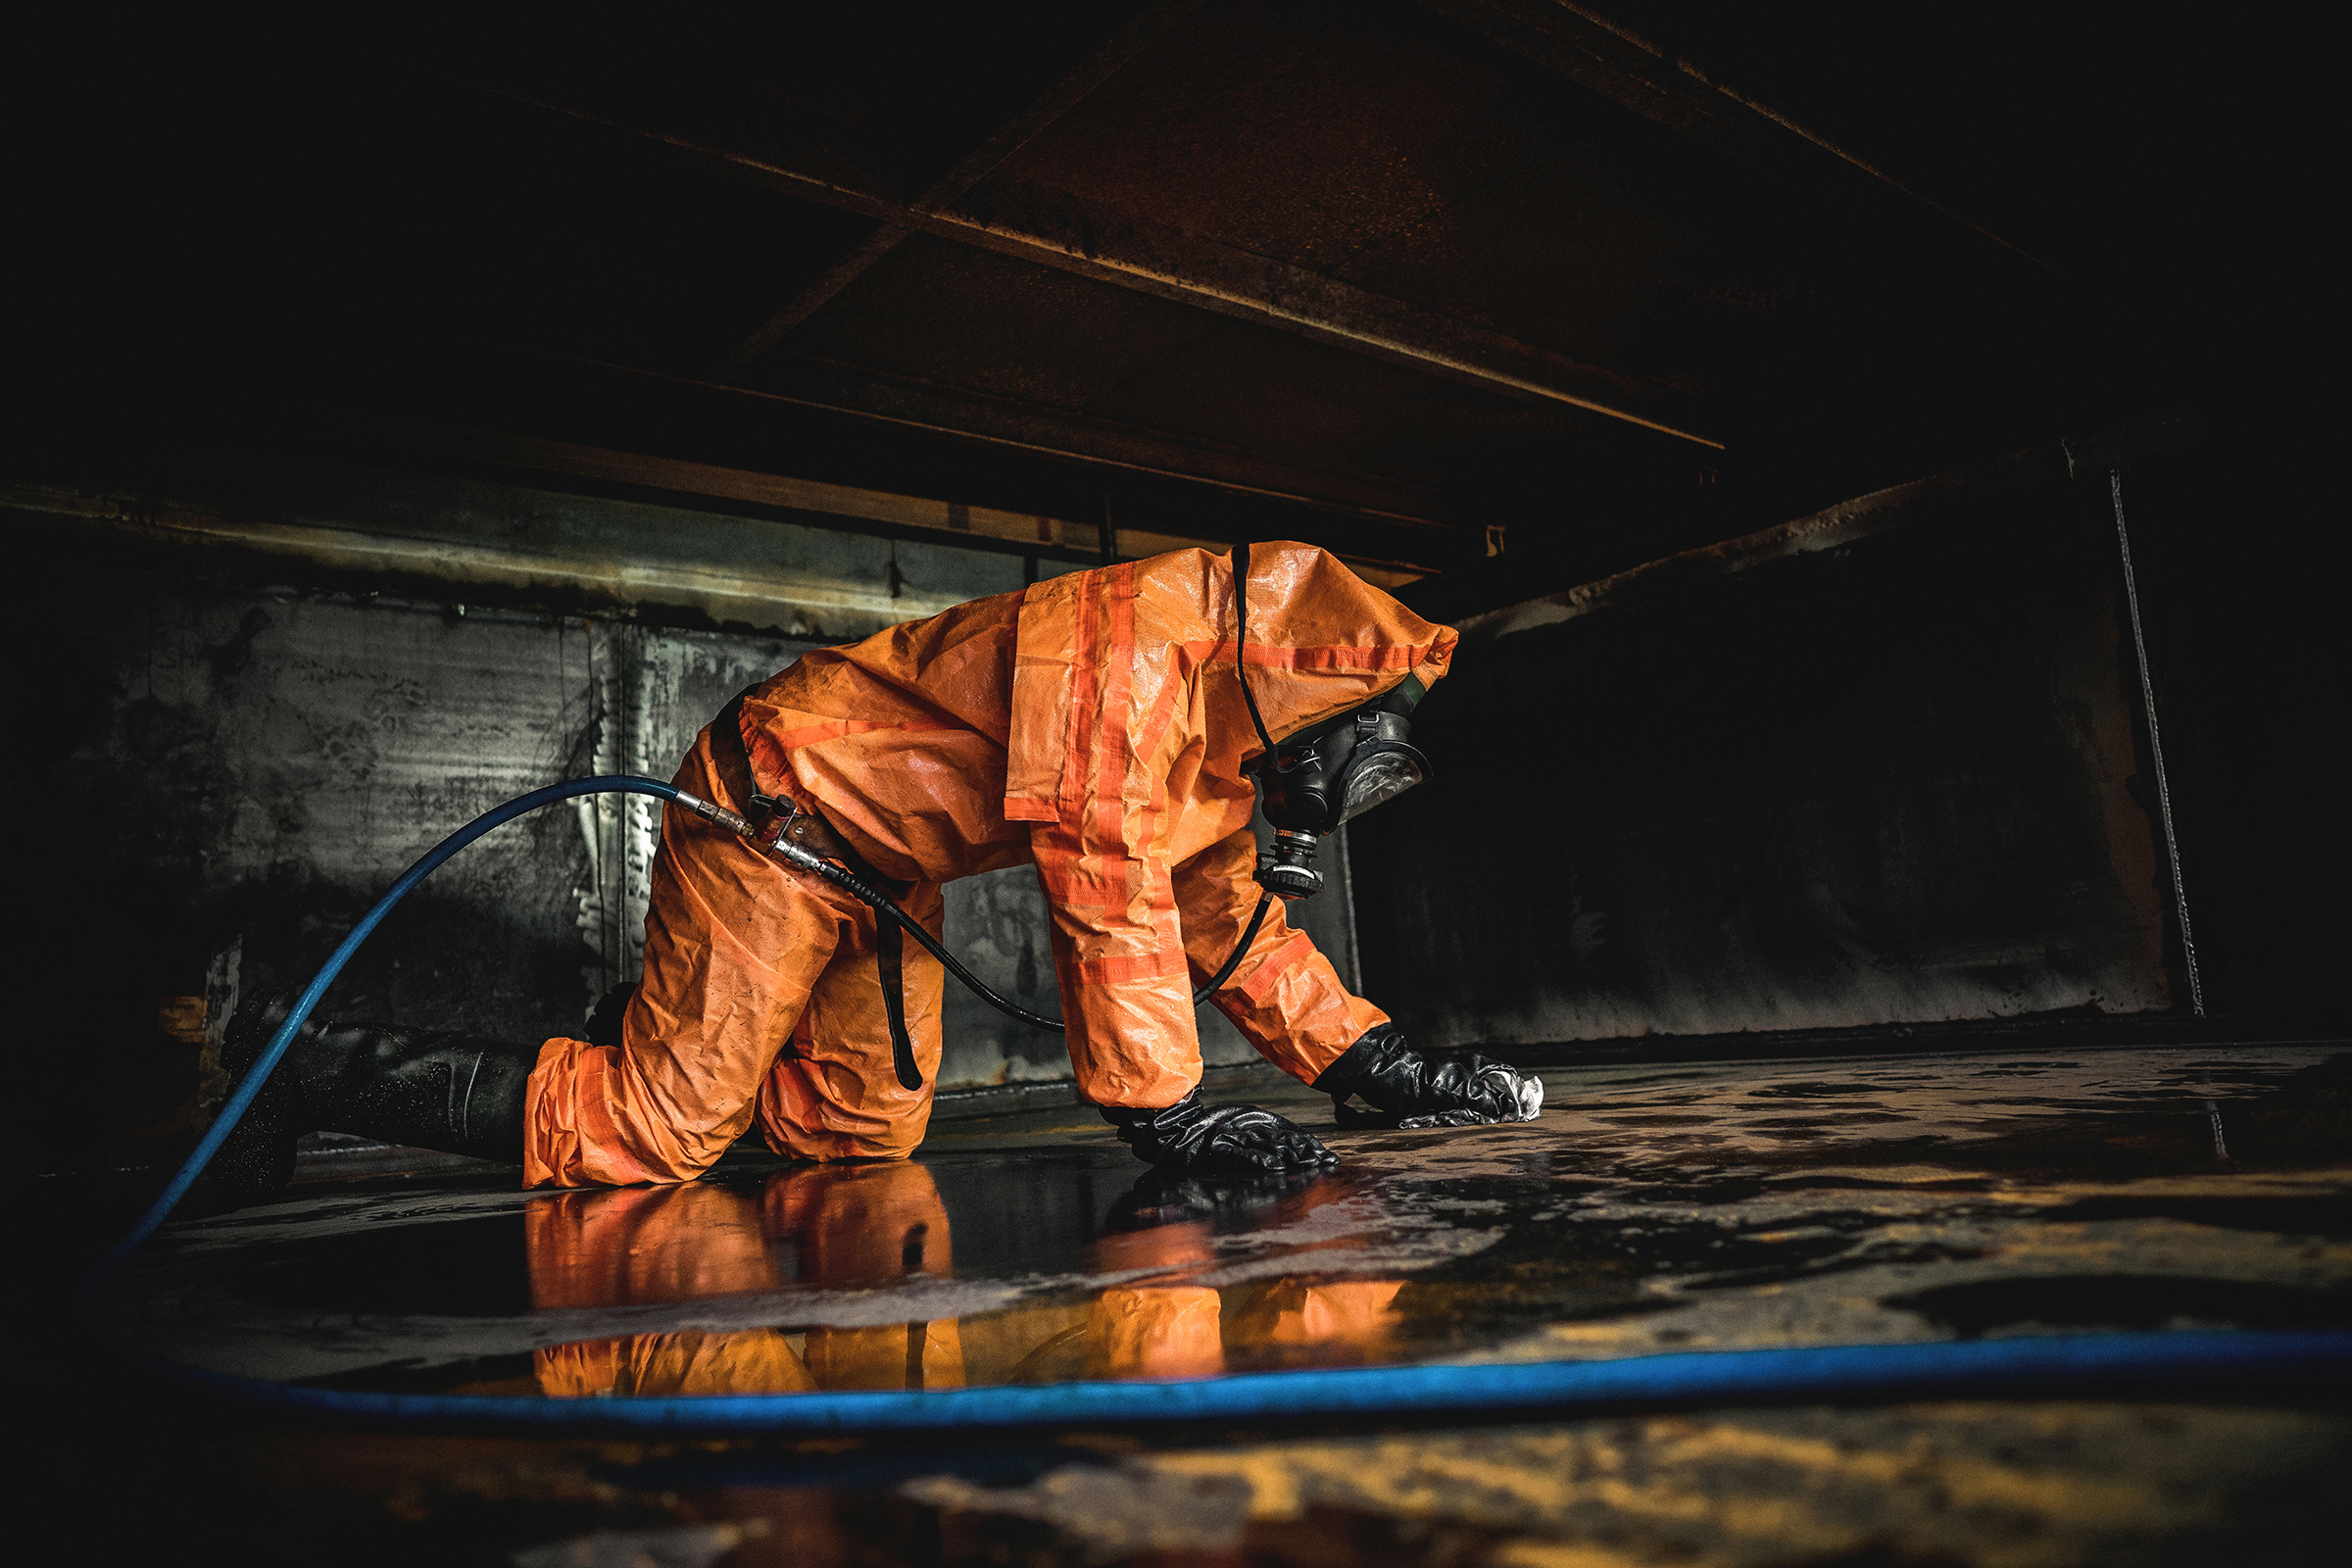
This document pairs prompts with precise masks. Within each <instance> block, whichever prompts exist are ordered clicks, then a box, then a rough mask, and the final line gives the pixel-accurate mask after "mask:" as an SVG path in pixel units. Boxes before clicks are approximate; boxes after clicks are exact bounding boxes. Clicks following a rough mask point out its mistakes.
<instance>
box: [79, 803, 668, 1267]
mask: <svg viewBox="0 0 2352 1568" xmlns="http://www.w3.org/2000/svg"><path fill="white" fill-rule="evenodd" d="M582 795H650V796H652V797H653V798H654V799H656V800H658V801H669V802H674V803H677V804H681V805H686V806H688V807H690V808H694V807H701V806H702V805H703V803H702V802H699V801H697V800H695V799H694V797H692V796H690V795H688V794H687V793H686V792H685V791H684V790H682V789H679V788H678V787H677V786H676V785H674V784H664V783H662V782H661V781H660V780H659V779H650V778H637V777H634V776H632V775H629V774H626V773H608V774H605V775H603V776H601V777H598V778H575V779H572V780H569V781H568V782H565V783H563V784H550V785H548V786H547V787H546V788H545V789H537V790H533V791H531V792H530V793H529V794H528V795H517V796H516V797H515V799H513V800H511V801H509V802H507V804H506V805H504V806H500V807H495V808H493V809H490V810H487V811H484V812H483V813H482V814H481V815H479V816H477V817H475V818H474V819H473V820H472V821H470V822H468V823H466V825H465V826H464V827H462V828H460V829H458V830H457V831H456V832H455V833H452V834H451V835H450V836H449V837H447V838H445V839H443V840H442V841H441V842H440V843H438V844H436V845H434V846H433V847H432V848H431V849H429V850H427V851H426V852H425V853H424V855H423V856H422V858H419V859H418V860H417V863H416V864H415V865H412V866H410V867H409V868H408V869H407V870H406V871H403V872H401V873H400V880H398V881H397V882H394V883H393V884H392V886H391V887H389V888H388V889H386V890H385V892H384V896H383V897H382V898H380V899H378V900H376V901H375V907H373V908H371V909H369V910H368V912H367V913H366V914H364V915H362V916H361V917H360V923H359V924H358V925H355V926H353V927H352V928H351V935H349V936H347V937H345V938H344V939H343V941H342V942H341V943H340V944H339V945H338V946H337V947H336V949H335V951H334V953H333V954H332V955H331V956H329V957H328V958H327V960H326V962H325V963H323V964H321V965H319V972H318V973H317V974H316V975H313V976H312V977H311V983H310V984H309V985H307V986H305V987H303V991H302V995H301V997H300V998H298V999H297V1000H296V1001H295V1004H294V1010H293V1011H291V1012H289V1013H287V1014H286V1021H285V1022H284V1023H281V1024H279V1025H278V1026H277V1033H276V1034H274V1035H271V1036H270V1044H269V1045H268V1046H266V1047H264V1048H263V1050H262V1054H260V1055H259V1056H257V1057H255V1058H254V1063H253V1066H252V1067H251V1068H250V1069H249V1070H248V1071H247V1072H246V1074H245V1076H244V1078H243V1079H242V1080H240V1081H239V1082H238V1084H237V1087H236V1089H235V1090H234V1091H233V1092H231V1093H230V1095H229V1097H228V1099H227V1101H226V1102H225V1103H222V1105H221V1113H220V1114H219V1115H217V1116H215V1117H214V1118H213V1124H212V1126H211V1127H210V1128H208V1129H206V1131H205V1135H204V1136H203V1137H202V1138H200V1139H198V1140H197V1141H196V1150H195V1152H193V1153H191V1154H190V1155H188V1157H187V1158H186V1159H185V1160H184V1161H182V1162H181V1164H180V1167H179V1169H178V1170H176V1171H174V1172H172V1179H171V1180H170V1181H169V1182H167V1183H165V1184H164V1191H163V1195H162V1196H161V1197H159V1198H158V1199H156V1201H155V1202H154V1203H153V1204H152V1205H151V1206H150V1207H149V1208H148V1210H147V1212H146V1213H145V1214H142V1215H141V1216H140V1217H139V1222H138V1223H137V1224H136V1225H133V1226H132V1227H131V1228H130V1231H129V1233H128V1234H127V1235H125V1236H124V1237H123V1239H122V1240H121V1241H119V1242H117V1243H116V1244H115V1245H114V1247H113V1248H112V1249H110V1250H108V1252H107V1254H106V1255H105V1256H104V1257H102V1258H100V1259H99V1260H98V1266H97V1267H96V1268H94V1269H92V1270H90V1273H89V1277H88V1278H87V1279H86V1280H84V1281H83V1282H82V1295H83V1298H84V1299H88V1297H89V1296H90V1294H91V1293H92V1292H94V1291H95V1290H96V1289H97V1288H98V1286H99V1285H100V1284H102V1283H104V1281H105V1280H106V1278H107V1276H109V1275H111V1274H112V1273H114V1271H115V1270H116V1269H118V1268H121V1267H122V1266H123V1260H124V1259H125V1258H127V1257H129V1256H130V1254H131V1253H133V1252H135V1251H137V1250H139V1247H140V1244H142V1243H143V1242H145V1241H146V1240H147V1238H148V1237H150V1236H153V1235H154V1234H155V1233H156V1230H157V1228H158V1227H159V1226H161V1225H162V1224H163V1223H164V1221H165V1219H166V1218H167V1217H169V1216H170V1214H171V1212H172V1209H174V1208H176V1207H178V1206H179V1201H180V1200H181V1199H183V1198H185V1197H187V1196H188V1189H189V1188H191V1187H193V1186H195V1185H196V1178H197V1177H199V1176H201V1175H203V1174H204V1167H205V1166H207V1165H209V1164H211V1163H212V1159H213V1156H214V1155H215V1154H217V1153H219V1152H220V1151H221V1145H222V1144H224V1143H226V1142H228V1135H229V1134H230V1133H232V1132H234V1131H236V1127H237V1121H238V1119H239V1118H240V1117H242V1116H243V1115H244V1114H245V1112H246V1110H247V1109H248V1108H249V1107H250V1106H251V1105H252V1104H253V1102H254V1097H256V1096H257V1095H259V1094H260V1093H261V1092H262V1085H263V1084H265V1083H267V1082H269V1079H270V1073H271V1072H272V1071H273V1070H274V1069H275V1068H276V1066H277V1063H278V1058H280V1057H281V1056H283V1055H285V1054H286V1048H287V1047H289V1046H291V1045H292V1044H293V1043H294V1036H295V1035H296V1034H297V1033H298V1032H300V1030H301V1028H302V1026H303V1025H304V1024H305V1023H307V1022H309V1021H310V1016H311V1009H312V1008H314V1007H316V1006H318V1005H319V998H320V997H322V996H324V995H326V988H327V987H328V986H331V985H333V984H334V983H335V976H337V975H339V974H341V973H342V972H343V966H344V965H345V964H347V963H349V962H350V961H351V956H352V955H353V954H355V953H357V952H359V951H360V945H361V944H362V943H364V942H366V941H367V940H368V937H369V936H371V935H372V934H373V933H374V931H375V928H376V927H377V926H379V925H381V924H383V921H384V916H385V915H387V914H390V913H391V912H392V906H394V905H396V904H398V903H399V902H400V901H401V900H403V899H405V898H407V897H408V896H409V894H410V893H411V892H412V891H413V890H415V888H416V886H417V883H419V882H421V881H423V880H424V879H425V878H426V877H428V876H430V875H432V874H433V872H434V871H436V870H438V869H439V868H440V866H441V862H442V861H444V860H446V859H448V858H450V857H451V856H453V855H455V854H457V853H458V852H459V851H460V850H462V849H464V848H466V845H468V844H471V843H472V842H473V841H474V840H475V839H478V838H480V837H481V836H482V835H483V834H485V833H488V832H490V831H491V830H492V829H494V828H501V827H504V826H506V825H507V824H508V823H509V822H512V821H514V820H515V818H516V817H518V816H521V815H522V814H524V813H525V812H527V811H535V810H537V809H539V808H540V807H542V806H553V805H554V804H555V803H556V802H558V801H568V800H572V799H574V798H576V797H578V796H582Z"/></svg>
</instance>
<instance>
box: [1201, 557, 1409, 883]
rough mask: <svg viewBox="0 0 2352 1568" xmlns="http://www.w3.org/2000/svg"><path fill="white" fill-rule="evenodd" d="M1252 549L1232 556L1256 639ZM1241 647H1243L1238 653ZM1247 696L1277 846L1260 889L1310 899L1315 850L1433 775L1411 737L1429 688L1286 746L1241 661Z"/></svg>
mask: <svg viewBox="0 0 2352 1568" xmlns="http://www.w3.org/2000/svg"><path fill="white" fill-rule="evenodd" d="M1249 578H1250V547H1249V546H1248V545H1236V546H1235V547H1234V552H1233V596H1234V609H1235V613H1236V614H1237V615H1238V616H1239V618H1240V621H1241V626H1242V640H1243V641H1245V642H1246V641H1247V639H1248V636H1249V623H1250V615H1249V606H1248V602H1247V600H1246V599H1245V597H1244V596H1245V594H1246V593H1247V591H1248V588H1247V585H1248V582H1249ZM1238 651H1239V644H1237V654H1238ZM1235 669H1236V672H1237V673H1238V674H1240V676H1241V681H1242V697H1243V700H1244V701H1245V702H1247V703H1248V704H1249V706H1250V722H1251V723H1252V724H1254V725H1256V726H1257V737H1258V740H1259V741H1260V742H1261V743H1263V745H1264V747H1265V751H1264V753H1263V755H1261V756H1260V757H1259V758H1258V760H1257V763H1256V765H1255V767H1254V768H1252V769H1251V771H1253V772H1254V773H1255V774H1256V775H1257V783H1258V798H1259V804H1260V805H1261V806H1262V807H1263V808H1264V809H1265V813H1266V820H1267V821H1268V822H1270V823H1272V824H1273V827H1274V847H1273V848H1272V849H1270V850H1261V851H1260V852H1259V853H1258V857H1257V881H1258V885H1259V886H1260V887H1262V888H1265V889H1266V890H1267V891H1268V892H1270V893H1275V894H1278V895H1280V896H1281V897H1283V898H1285V899H1311V898H1313V897H1314V896H1315V895H1316V894H1317V893H1320V892H1321V891H1322V890H1323V873H1322V872H1320V871H1318V870H1316V869H1315V846H1316V845H1317V844H1318V843H1319V842H1320V841H1321V840H1322V838H1323V836H1324V835H1325V834H1327V833H1336V832H1338V831H1339V828H1340V824H1342V823H1343V822H1346V821H1348V819H1349V818H1351V817H1355V816H1360V815H1362V814H1363V813H1364V812H1366V811H1368V810H1370V809H1372V808H1374V807H1375V806H1378V805H1380V804H1381V803H1382V802H1383V801H1390V800H1394V799H1396V798H1397V796H1399V795H1401V794H1403V793H1404V792H1405V791H1406V790H1409V789H1411V788H1412V787H1413V786H1414V785H1416V784H1418V783H1420V782H1421V781H1422V780H1423V779H1426V778H1428V777H1429V760H1428V759H1427V758H1425V757H1423V756H1422V755H1421V753H1420V751H1419V750H1418V749H1416V748H1415V747H1414V746H1413V745H1412V744H1411V743H1410V742H1409V741H1408V740H1407V739H1406V736H1408V735H1410V734H1411V733H1412V721H1411V717H1410V715H1411V713H1412V711H1413V705H1414V704H1416V703H1418V702H1420V701H1421V697H1422V694H1423V693H1424V692H1425V691H1426V690H1427V688H1426V687H1424V686H1423V685H1422V684H1421V682H1420V680H1419V679H1418V678H1417V677H1415V676H1410V675H1408V676H1406V677H1405V679H1404V683H1403V684H1402V685H1400V686H1398V687H1397V688H1396V689H1395V690H1393V691H1390V692H1387V693H1385V694H1383V695H1382V696H1380V697H1377V698H1375V699H1373V700H1372V701H1371V702H1368V703H1366V704H1364V705H1363V706H1362V707H1361V708H1357V709H1353V710H1351V711H1348V712H1345V713H1342V714H1340V715H1339V716H1338V717H1337V718H1328V719H1325V720H1324V721H1323V722H1322V723H1320V724H1316V725H1314V726H1313V727H1311V728H1308V729H1303V730H1300V731H1299V733H1298V734H1296V735H1292V736H1290V737H1288V738H1287V739H1285V740H1283V741H1281V742H1280V743H1279V744H1278V743H1276V742H1275V741H1273V740H1272V739H1270V738H1269V737H1268V736H1267V734H1266V724H1265V720H1264V719H1263V718H1261V717H1260V716H1259V715H1258V711H1257V699H1256V698H1255V697H1254V696H1252V695H1251V694H1250V678H1249V675H1248V674H1247V672H1246V669H1247V666H1246V665H1244V664H1242V663H1241V662H1239V660H1238V658H1237V662H1236V664H1235Z"/></svg>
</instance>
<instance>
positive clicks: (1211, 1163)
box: [1103, 1088, 1340, 1176]
mask: <svg viewBox="0 0 2352 1568" xmlns="http://www.w3.org/2000/svg"><path fill="white" fill-rule="evenodd" d="M1103 1120H1104V1121H1106V1122H1108V1123H1110V1124H1111V1125H1112V1126H1113V1127H1116V1128H1117V1129H1118V1130H1119V1142H1120V1143H1123V1144H1125V1145H1126V1146H1127V1147H1128V1148H1129V1149H1132V1150H1134V1151H1135V1157H1136V1158H1138V1159H1140V1160H1142V1161H1144V1163H1146V1164H1148V1165H1157V1166H1159V1167H1160V1168H1161V1169H1162V1170H1176V1171H1182V1172H1184V1173H1185V1174H1186V1175H1188V1176H1220V1175H1231V1176H1240V1175H1248V1174H1250V1173H1251V1172H1255V1171H1268V1172H1272V1171H1290V1170H1323V1169H1326V1168H1328V1167H1330V1166H1333V1165H1337V1164H1338V1163H1339V1162H1340V1156H1339V1155H1337V1154H1335V1153H1333V1152H1331V1151H1330V1150H1328V1149H1325V1148H1324V1147H1323V1146H1322V1145H1321V1144H1319V1143H1317V1142H1316V1141H1315V1139H1314V1137H1313V1135H1312V1134H1309V1133H1307V1132H1305V1131H1303V1130H1301V1129H1300V1128H1299V1126H1298V1125H1297V1124H1296V1123H1293V1122H1290V1121H1286V1120H1285V1119H1284V1118H1282V1117H1280V1116H1277V1115H1275V1114H1274V1113H1273V1112H1272V1111H1270V1110H1260V1109H1258V1108H1257V1107H1256V1106H1255V1105H1204V1104H1202V1103H1201V1091H1200V1090H1199V1089H1197V1088H1196V1089H1195V1090H1194V1091H1193V1092H1192V1093H1191V1094H1189V1095H1186V1096H1185V1097H1184V1098H1183V1099H1182V1100H1179V1101H1178V1102H1176V1103H1174V1104H1173V1105H1170V1106H1168V1107H1167V1108H1166V1109H1165V1110H1126V1109H1122V1108H1120V1107H1119V1106H1116V1105H1104V1106H1103Z"/></svg>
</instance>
